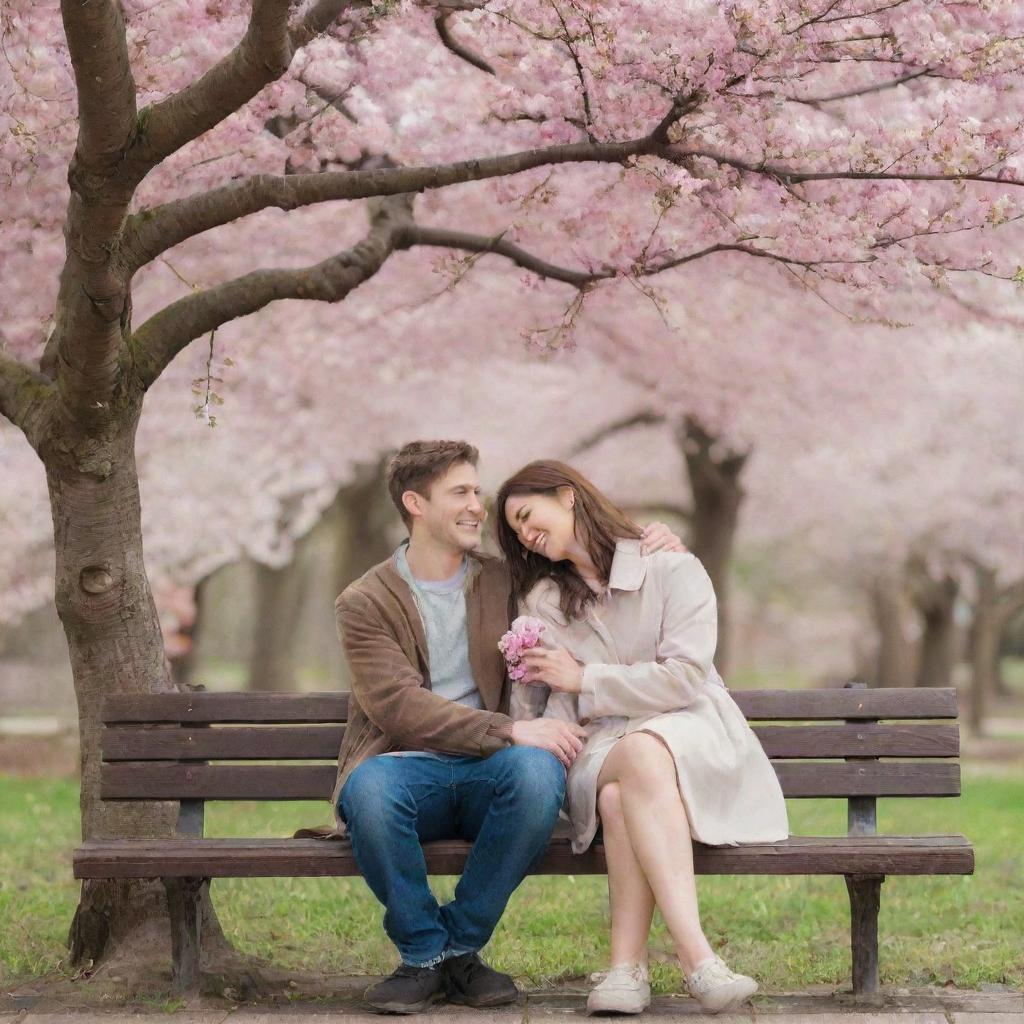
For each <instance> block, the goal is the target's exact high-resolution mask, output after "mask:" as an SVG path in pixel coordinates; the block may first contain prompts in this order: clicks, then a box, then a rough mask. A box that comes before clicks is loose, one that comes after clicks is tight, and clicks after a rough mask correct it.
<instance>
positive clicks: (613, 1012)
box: [587, 1003, 651, 1017]
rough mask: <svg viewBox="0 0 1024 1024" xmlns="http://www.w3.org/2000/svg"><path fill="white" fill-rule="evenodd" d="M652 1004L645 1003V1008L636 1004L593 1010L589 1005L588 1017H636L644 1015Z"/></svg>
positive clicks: (597, 1007)
mask: <svg viewBox="0 0 1024 1024" xmlns="http://www.w3.org/2000/svg"><path fill="white" fill-rule="evenodd" d="M650 1005H651V1004H650V1003H644V1004H643V1006H637V1005H636V1004H635V1003H633V1004H632V1005H625V1004H621V1005H619V1006H595V1007H593V1008H591V1006H590V1005H589V1004H587V1016H588V1017H635V1016H636V1015H637V1014H638V1013H643V1012H644V1010H646V1009H647V1007H649V1006H650Z"/></svg>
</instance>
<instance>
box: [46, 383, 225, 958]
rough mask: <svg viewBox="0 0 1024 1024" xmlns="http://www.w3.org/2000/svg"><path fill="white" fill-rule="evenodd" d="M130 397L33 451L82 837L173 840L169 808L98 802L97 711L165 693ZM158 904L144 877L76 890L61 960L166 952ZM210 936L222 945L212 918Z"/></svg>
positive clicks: (135, 410)
mask: <svg viewBox="0 0 1024 1024" xmlns="http://www.w3.org/2000/svg"><path fill="white" fill-rule="evenodd" d="M141 397H142V396H141V394H140V395H139V396H138V399H137V400H136V401H134V402H131V404H130V406H129V407H128V408H127V409H125V410H124V411H123V412H122V414H121V417H120V418H119V419H116V420H114V421H113V422H112V423H110V424H108V425H107V426H106V427H105V428H103V430H102V432H99V433H98V434H93V435H92V436H89V435H86V434H85V433H83V432H82V431H80V430H79V429H78V428H76V427H75V426H73V425H71V424H69V423H66V422H65V423H63V424H61V425H60V426H59V427H55V428H54V433H53V434H51V436H50V437H49V439H48V440H47V441H46V442H45V443H44V445H43V446H42V449H41V454H42V458H43V462H44V465H45V467H46V475H47V483H48V486H49V493H50V507H51V511H52V514H53V525H54V545H55V548H56V605H57V612H58V614H59V616H60V620H61V623H62V625H63V627H64V632H65V635H66V637H67V641H68V653H69V656H70V660H71V669H72V673H73V677H74V686H75V696H76V699H77V702H78V714H79V733H80V740H81V755H80V756H81V773H82V781H81V797H80V805H81V814H82V838H83V839H98V838H107V837H113V836H123V837H129V838H149V837H160V836H170V835H173V834H174V830H175V823H176V820H177V811H178V808H177V804H175V803H148V802H147V803H140V802H134V801H132V802H129V801H123V802H121V801H118V802H114V801H101V800H100V798H99V776H100V711H101V703H102V700H103V698H104V697H106V696H107V695H109V694H147V693H155V692H160V691H167V690H173V689H174V685H173V683H172V682H171V678H170V674H169V668H168V665H167V662H166V660H165V657H164V647H163V640H162V637H161V633H160V623H159V621H158V619H157V613H156V606H155V605H154V603H153V596H152V593H151V592H150V587H149V581H148V579H147V577H146V571H145V567H144V565H143V553H142V521H141V516H140V507H139V489H138V476H137V472H136V466H135V453H134V440H135V429H136V425H137V423H138V415H139V411H140V409H141ZM167 921H168V918H167V905H166V899H165V896H164V894H163V892H162V886H160V885H159V883H157V882H156V881H154V880H140V881H124V882H109V881H86V882H83V884H82V890H81V897H80V902H79V905H78V908H77V910H76V911H75V915H74V919H73V921H72V923H71V928H70V932H69V935H68V944H69V946H70V950H71V961H72V963H75V964H80V963H85V962H88V961H93V962H94V963H98V962H99V961H100V960H102V959H105V958H108V957H110V956H113V955H115V954H116V953H117V952H118V951H119V950H121V949H124V950H125V951H126V952H127V951H137V950H138V949H140V948H144V947H142V946H141V945H140V943H142V942H145V943H147V944H148V943H150V942H153V941H155V942H157V943H158V948H159V944H162V945H164V946H168V948H169V937H168V930H167ZM210 928H211V932H210V933H209V934H212V935H214V937H215V938H217V939H220V938H222V937H221V935H220V930H219V926H218V925H217V922H216V917H215V916H214V917H211V918H210Z"/></svg>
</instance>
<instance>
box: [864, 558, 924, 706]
mask: <svg viewBox="0 0 1024 1024" xmlns="http://www.w3.org/2000/svg"><path fill="white" fill-rule="evenodd" d="M905 606H906V596H905V594H904V593H903V588H902V586H901V584H900V581H899V580H898V579H897V578H896V577H895V576H880V577H878V579H876V580H875V581H874V583H873V585H872V588H871V614H872V618H873V619H874V621H875V628H876V630H877V633H878V652H877V656H876V659H875V667H874V684H875V686H913V685H914V668H913V660H914V659H913V649H912V648H911V645H910V642H909V641H908V640H907V636H906V632H905V631H904V628H903V617H904V611H905Z"/></svg>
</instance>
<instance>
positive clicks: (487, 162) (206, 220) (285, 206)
mask: <svg viewBox="0 0 1024 1024" xmlns="http://www.w3.org/2000/svg"><path fill="white" fill-rule="evenodd" d="M662 148H663V146H662V144H661V143H660V142H658V141H656V140H655V139H654V138H653V137H652V136H645V137H643V138H640V139H634V140H632V141H629V142H606V143H590V142H579V143H569V144H566V145H562V146H549V147H545V148H543V149H531V150H523V151H521V152H518V153H508V154H505V155H503V156H493V157H485V158H483V159H479V160H461V161H458V162H457V163H451V164H436V165H433V166H427V167H399V168H376V169H373V170H361V171H329V172H325V173H323V174H288V175H271V174H260V175H254V176H253V177H250V178H246V179H244V180H242V181H237V182H232V183H231V184H230V185H224V186H221V187H220V188H215V189H210V190H209V191H207V192H201V193H197V194H196V195H192V196H187V197H186V198H184V199H178V200H174V201H173V202H170V203H165V204H164V205H162V206H158V207H156V208H155V209H153V210H147V211H144V212H142V213H137V214H135V215H133V216H132V217H130V218H129V219H128V223H127V224H126V226H125V231H124V236H123V237H124V244H123V247H122V252H123V255H124V258H125V260H126V262H127V264H128V266H129V268H130V269H131V271H132V272H133V273H134V272H135V271H137V270H138V269H139V268H141V267H143V266H145V265H146V264H147V263H149V262H151V261H152V260H154V259H156V257H157V256H159V255H160V254H161V253H163V252H166V251H167V250H168V249H170V248H172V247H173V246H175V245H178V244H179V243H181V242H183V241H185V240H186V239H187V238H192V237H194V236H195V235H198V234H202V232H204V231H210V230H211V229H213V228H216V227H220V226H221V225H223V224H228V223H230V222H231V221H234V220H238V219H239V218H241V217H247V216H249V215H250V214H253V213H258V212H259V211H260V210H265V209H268V208H271V207H276V208H278V209H282V210H292V209H296V208H297V207H301V206H311V205H313V204H315V203H325V202H334V201H337V200H348V199H367V198H370V197H373V196H390V195H400V194H402V193H408V192H423V191H425V190H427V189H435V188H443V187H445V186H447V185H456V184H460V183H462V182H467V181H481V180H483V179H485V178H495V177H504V176H506V175H510V174H519V173H521V172H523V171H528V170H532V169H533V168H535V167H544V166H546V165H548V164H563V163H584V162H605V163H621V162H622V161H624V160H626V159H628V158H629V157H631V156H636V155H639V154H643V153H656V152H658V151H659V150H661V149H662Z"/></svg>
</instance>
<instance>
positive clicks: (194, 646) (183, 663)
mask: <svg viewBox="0 0 1024 1024" xmlns="http://www.w3.org/2000/svg"><path fill="white" fill-rule="evenodd" d="M209 581H210V577H209V576H204V577H203V578H202V579H201V580H200V581H199V582H198V583H197V584H196V586H195V593H194V595H193V601H194V602H195V608H196V614H195V618H194V619H193V620H192V624H191V625H190V626H188V627H186V628H185V629H183V630H182V632H184V633H186V634H187V636H188V639H189V646H188V650H186V651H185V652H184V653H183V654H179V655H178V656H177V657H176V658H169V659H168V660H169V661H170V663H171V677H172V678H173V679H174V681H175V683H177V684H178V686H179V687H180V688H181V689H186V688H188V687H190V686H193V685H194V684H195V682H196V678H195V674H196V664H197V661H198V657H199V656H198V645H199V640H200V637H201V636H202V634H203V617H204V613H205V612H207V611H208V610H209V609H207V608H206V607H205V603H206V597H207V591H208V586H207V584H208V583H209Z"/></svg>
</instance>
